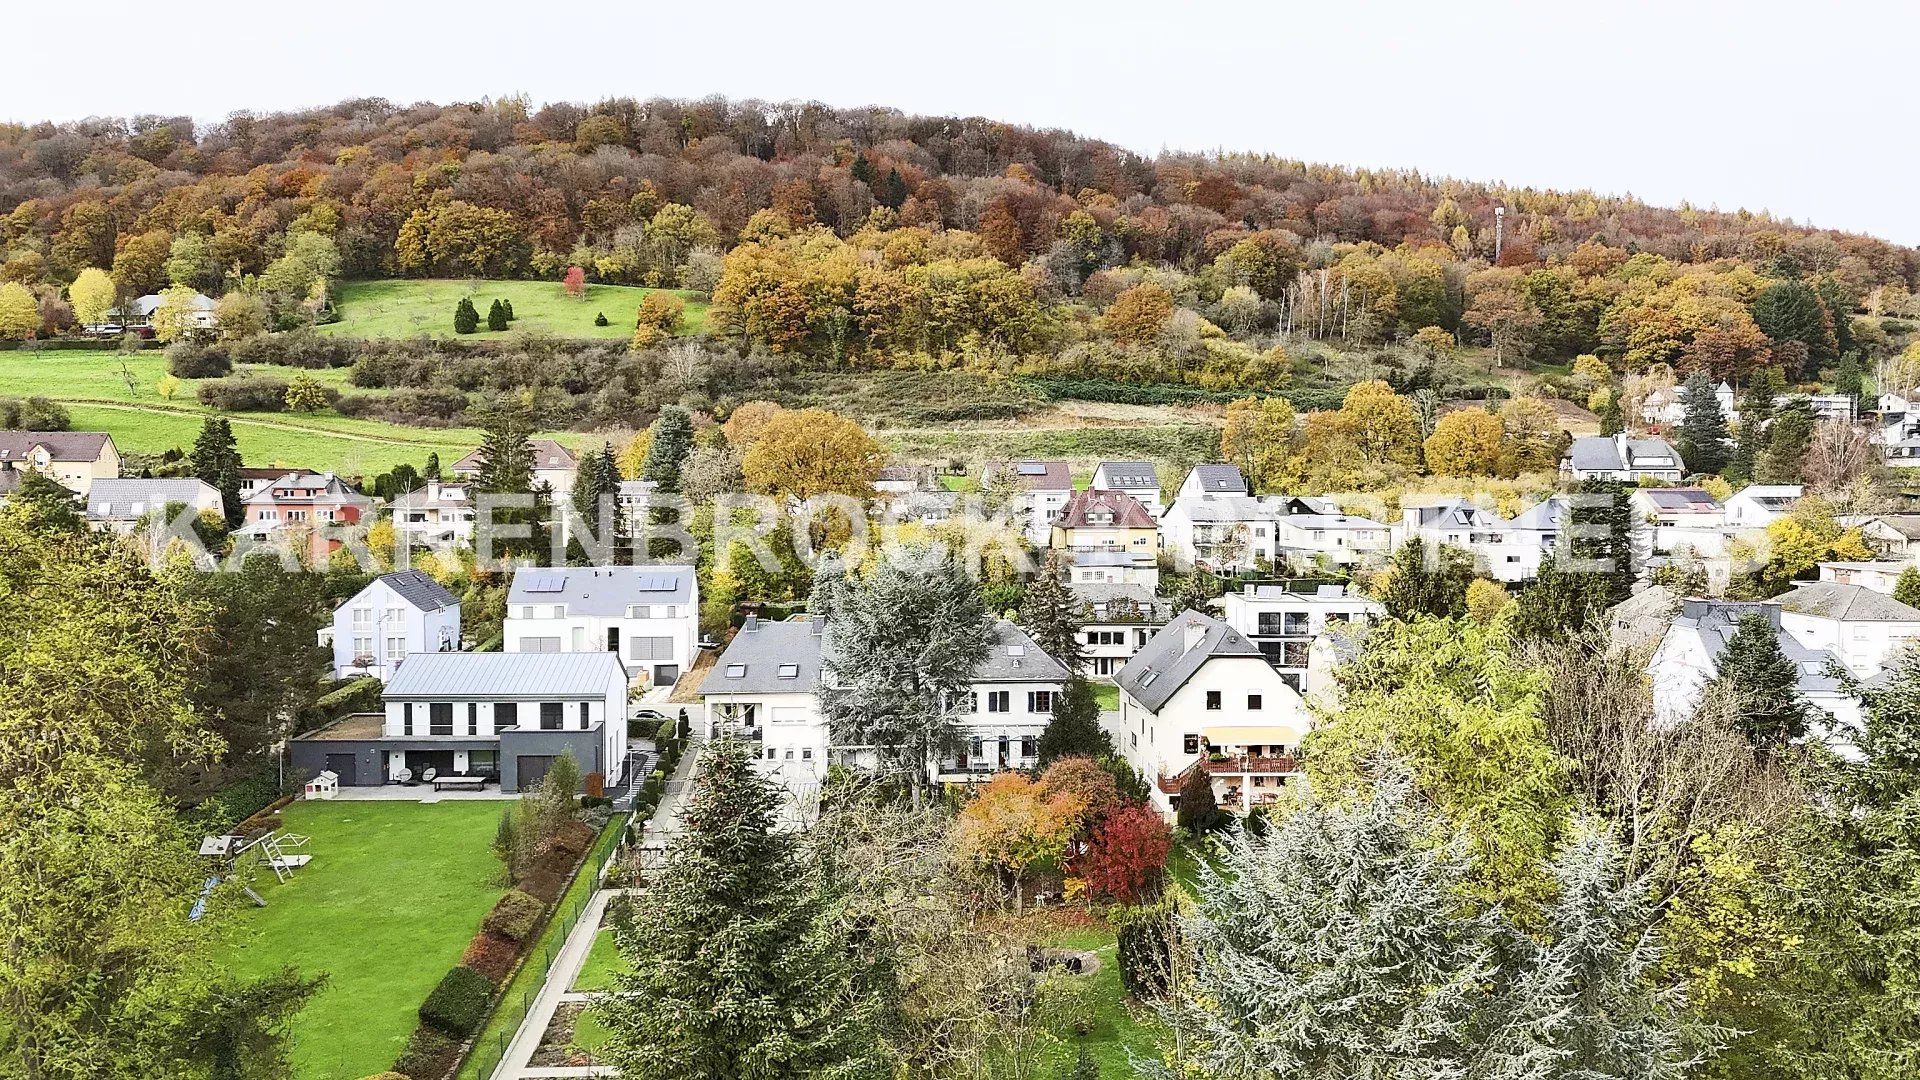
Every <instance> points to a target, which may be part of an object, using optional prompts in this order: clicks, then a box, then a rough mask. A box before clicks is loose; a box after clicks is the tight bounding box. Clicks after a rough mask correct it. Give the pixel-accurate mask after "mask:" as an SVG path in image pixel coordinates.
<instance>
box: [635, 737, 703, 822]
mask: <svg viewBox="0 0 1920 1080" xmlns="http://www.w3.org/2000/svg"><path fill="white" fill-rule="evenodd" d="M706 745H707V741H706V740H705V739H702V738H700V737H699V736H697V735H696V736H695V737H694V738H693V739H691V740H689V741H688V743H687V749H686V752H685V753H683V754H681V755H680V763H679V764H678V765H675V766H674V767H673V775H672V776H669V777H667V789H666V791H664V792H662V793H661V795H660V805H659V806H658V807H656V808H655V809H654V811H653V817H652V818H650V819H649V823H648V825H647V843H649V844H653V843H656V842H663V841H665V840H667V839H668V838H669V837H671V836H672V835H673V834H674V833H676V832H679V831H680V807H681V806H682V805H684V804H685V803H686V801H687V793H688V792H689V791H690V790H691V789H692V787H693V770H694V769H696V768H698V767H699V765H700V751H701V750H702V749H703V748H705V747H706Z"/></svg>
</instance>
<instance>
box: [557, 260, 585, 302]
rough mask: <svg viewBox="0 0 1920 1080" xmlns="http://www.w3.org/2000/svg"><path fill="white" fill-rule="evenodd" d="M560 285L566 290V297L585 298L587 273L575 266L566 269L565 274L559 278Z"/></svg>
mask: <svg viewBox="0 0 1920 1080" xmlns="http://www.w3.org/2000/svg"><path fill="white" fill-rule="evenodd" d="M560 285H561V287H562V288H564V289H566V290H567V295H568V296H569V297H571V298H572V299H575V300H585V299H586V298H587V272H586V271H585V270H582V269H580V268H579V267H577V266H569V267H567V272H566V274H564V275H563V276H562V277H561V278H560Z"/></svg>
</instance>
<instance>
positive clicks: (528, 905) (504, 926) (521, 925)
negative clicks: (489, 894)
mask: <svg viewBox="0 0 1920 1080" xmlns="http://www.w3.org/2000/svg"><path fill="white" fill-rule="evenodd" d="M546 910H547V905H545V904H543V903H541V902H540V900H539V898H537V897H533V896H528V895H527V894H526V893H523V892H521V891H520V890H518V889H514V890H512V891H510V892H508V893H507V894H506V895H505V896H502V897H501V898H500V899H499V901H498V902H496V903H495V904H494V905H493V910H492V911H489V912H487V917H486V918H485V919H483V920H481V922H480V925H481V927H483V928H484V929H487V930H491V931H493V932H494V933H496V934H499V935H500V936H501V937H504V938H512V939H513V940H515V941H522V942H523V941H526V940H527V939H528V938H530V937H532V936H533V932H534V930H535V929H536V928H538V927H539V925H540V916H541V915H543V914H545V913H546Z"/></svg>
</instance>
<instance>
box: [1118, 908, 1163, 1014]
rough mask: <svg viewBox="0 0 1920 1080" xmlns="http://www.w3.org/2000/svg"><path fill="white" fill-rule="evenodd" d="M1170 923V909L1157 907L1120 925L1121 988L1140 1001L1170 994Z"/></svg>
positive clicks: (1137, 913)
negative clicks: (1168, 924) (1168, 926)
mask: <svg viewBox="0 0 1920 1080" xmlns="http://www.w3.org/2000/svg"><path fill="white" fill-rule="evenodd" d="M1167 919H1168V911H1167V909H1166V908H1165V907H1164V906H1155V907H1151V908H1140V909H1137V910H1136V911H1135V912H1134V913H1133V914H1132V915H1130V916H1129V917H1128V918H1127V919H1126V921H1124V922H1122V923H1121V924H1120V935H1119V949H1118V959H1119V962H1120V984H1121V985H1122V986H1124V987H1126V990H1127V993H1128V994H1129V995H1131V996H1132V997H1134V998H1136V999H1140V1000H1146V999H1149V998H1153V997H1157V996H1159V995H1160V994H1162V993H1164V992H1165V991H1166V988H1167V969H1168V965H1170V964H1171V963H1172V962H1173V950H1172V948H1171V946H1170V944H1169V942H1168V938H1167Z"/></svg>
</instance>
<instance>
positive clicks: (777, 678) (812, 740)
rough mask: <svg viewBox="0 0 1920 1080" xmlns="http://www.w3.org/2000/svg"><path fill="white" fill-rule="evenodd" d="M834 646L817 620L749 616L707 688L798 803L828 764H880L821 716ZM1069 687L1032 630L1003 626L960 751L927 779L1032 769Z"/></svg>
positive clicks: (968, 705) (717, 711)
mask: <svg viewBox="0 0 1920 1080" xmlns="http://www.w3.org/2000/svg"><path fill="white" fill-rule="evenodd" d="M833 648H834V645H833V630H832V627H831V625H829V624H826V623H824V622H822V621H820V620H812V619H809V620H803V621H788V622H774V623H768V622H761V621H759V620H757V619H749V620H747V622H746V623H745V624H744V625H742V626H741V628H740V632H739V633H738V634H736V635H734V639H733V641H732V642H730V643H729V644H728V645H727V648H726V651H725V652H723V653H721V654H720V658H719V660H717V661H716V662H715V663H714V666H713V669H712V671H711V672H710V673H709V674H708V675H707V677H706V681H705V682H704V683H702V684H701V686H700V694H701V697H702V698H704V699H705V701H706V703H707V706H708V710H709V716H710V718H711V720H712V722H713V723H714V724H715V727H716V730H718V731H724V732H727V733H729V734H734V735H738V736H741V737H745V738H748V739H752V740H754V741H757V742H759V743H760V747H761V760H762V768H763V770H764V771H766V772H767V773H768V774H769V775H773V776H777V777H778V778H780V779H781V780H782V782H783V783H785V784H787V785H788V790H789V794H790V795H793V796H795V797H796V798H802V797H805V796H806V795H807V793H808V790H809V789H817V787H818V785H819V781H820V779H821V777H823V776H824V775H825V773H826V768H827V766H828V765H829V764H833V763H844V764H849V765H854V766H867V767H871V766H872V765H874V764H875V763H876V761H877V757H876V754H875V753H874V750H873V748H872V747H865V746H850V745H844V744H840V743H837V742H835V741H834V740H833V738H832V735H831V732H830V731H829V730H828V727H827V724H826V721H825V719H824V717H823V716H822V713H821V710H820V704H819V697H818V695H819V691H820V689H821V687H822V685H824V683H825V680H826V679H827V678H828V677H829V676H828V673H827V668H828V666H829V665H830V664H831V663H832V657H833ZM1066 682H1067V669H1066V668H1065V667H1063V666H1062V665H1061V664H1060V662H1059V661H1057V660H1055V659H1054V658H1053V657H1051V656H1048V655H1047V654H1046V653H1044V652H1042V651H1041V650H1040V648H1039V646H1037V645H1035V644H1034V643H1033V639H1031V638H1029V637H1028V636H1027V634H1026V632H1025V631H1023V630H1021V629H1020V628H1019V627H1017V626H1015V625H1013V624H1012V623H1010V622H1007V621H1005V620H1001V621H999V622H996V623H995V624H994V626H993V644H992V646H991V648H990V649H989V651H988V653H987V656H986V658H985V659H983V660H982V661H981V662H980V664H979V666H977V667H976V668H975V669H974V673H973V678H972V682H971V685H970V686H969V688H968V690H967V692H966V696H965V698H964V699H963V700H962V701H960V702H957V703H956V705H957V707H958V709H959V711H960V712H961V714H962V715H961V719H960V721H959V725H958V726H959V729H960V730H959V736H960V749H959V751H958V752H957V753H955V754H953V755H950V756H947V757H944V758H942V759H941V760H939V761H937V762H935V763H934V764H933V766H932V767H931V770H930V771H931V777H930V778H931V779H935V780H943V781H970V780H980V779H985V778H986V777H988V776H990V775H992V774H993V773H995V772H999V771H1002V770H1004V769H1021V768H1031V767H1032V766H1033V764H1034V762H1035V760H1036V759H1037V755H1038V751H1039V740H1040V734H1041V732H1043V731H1045V730H1046V727H1047V724H1048V723H1050V722H1051V721H1052V719H1053V706H1054V702H1055V701H1056V700H1057V699H1058V698H1059V696H1060V695H1061V694H1062V693H1064V692H1065V689H1066Z"/></svg>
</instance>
